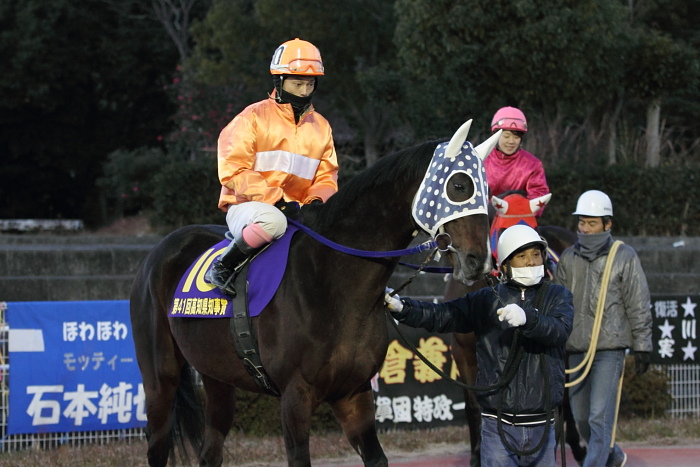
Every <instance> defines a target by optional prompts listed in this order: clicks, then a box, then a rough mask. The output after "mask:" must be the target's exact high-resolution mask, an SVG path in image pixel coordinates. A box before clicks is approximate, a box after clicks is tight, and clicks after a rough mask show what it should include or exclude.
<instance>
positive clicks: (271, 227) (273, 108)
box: [205, 38, 338, 296]
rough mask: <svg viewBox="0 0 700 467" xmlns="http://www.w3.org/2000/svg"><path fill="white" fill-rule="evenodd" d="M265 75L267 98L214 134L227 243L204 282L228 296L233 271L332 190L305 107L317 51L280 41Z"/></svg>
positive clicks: (330, 154)
mask: <svg viewBox="0 0 700 467" xmlns="http://www.w3.org/2000/svg"><path fill="white" fill-rule="evenodd" d="M270 73H271V74H272V77H273V83H274V86H275V89H274V91H273V92H272V93H271V94H270V96H269V97H268V98H267V99H264V100H262V101H260V102H257V103H255V104H252V105H250V106H248V107H246V108H245V109H244V110H243V111H242V112H241V113H240V114H238V115H237V116H236V117H235V118H234V119H233V120H232V121H231V122H230V123H229V124H228V125H227V126H226V128H224V129H223V130H222V131H221V134H220V136H219V142H218V172H219V181H220V182H221V194H220V196H219V204H218V206H219V208H220V209H221V210H222V211H224V212H226V224H227V225H228V227H229V230H230V231H231V234H232V235H233V241H232V242H231V245H230V246H229V247H228V248H227V249H226V250H225V251H224V253H223V254H222V255H221V256H220V257H219V258H218V259H217V260H216V261H215V262H214V263H213V264H212V267H211V269H210V270H209V271H208V272H207V274H206V275H205V279H207V280H208V281H209V282H210V283H212V284H214V285H215V286H217V287H219V289H220V290H221V291H222V292H224V293H226V294H228V295H231V296H235V295H236V290H235V288H234V287H233V281H234V280H235V277H236V275H237V273H238V271H240V270H241V268H242V267H243V266H244V265H245V264H246V262H247V260H248V259H249V258H250V257H252V256H253V255H254V254H255V253H256V252H257V251H259V250H260V249H261V248H262V247H264V246H265V245H267V244H268V243H270V242H272V241H273V240H276V239H278V238H279V237H281V236H282V235H283V234H284V232H285V231H286V230H287V217H290V218H294V217H296V215H297V214H298V211H299V207H300V206H301V205H304V204H311V203H323V202H325V201H326V200H327V199H328V198H330V197H331V196H332V195H333V194H335V193H336V192H337V191H338V160H337V156H336V152H335V146H334V144H333V135H332V132H331V127H330V124H329V123H328V121H327V120H326V119H325V118H324V117H323V116H321V114H319V113H318V112H316V111H315V110H314V107H313V105H311V97H312V95H313V93H314V92H315V90H316V85H317V83H318V76H321V75H323V74H324V68H323V61H322V60H321V53H320V52H319V50H318V49H317V48H316V46H314V45H313V44H311V43H310V42H307V41H304V40H300V39H298V38H297V39H293V40H291V41H287V42H285V43H284V44H282V45H280V46H279V47H278V48H277V50H276V51H275V53H274V54H273V56H272V61H271V62H270Z"/></svg>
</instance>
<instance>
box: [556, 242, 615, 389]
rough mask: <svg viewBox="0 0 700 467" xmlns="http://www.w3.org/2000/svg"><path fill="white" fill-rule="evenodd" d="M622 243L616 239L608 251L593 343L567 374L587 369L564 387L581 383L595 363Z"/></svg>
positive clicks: (594, 325)
mask: <svg viewBox="0 0 700 467" xmlns="http://www.w3.org/2000/svg"><path fill="white" fill-rule="evenodd" d="M620 245H622V241H621V240H616V241H615V242H614V243H613V244H612V247H611V248H610V252H609V253H608V259H607V260H606V262H605V269H604V270H603V278H602V280H601V283H600V295H599V296H598V306H597V307H596V311H595V319H594V320H593V331H592V334H591V343H590V344H589V346H588V351H587V352H586V356H585V357H584V358H583V360H582V361H581V363H580V364H579V365H578V366H576V368H568V369H567V370H566V374H567V375H570V374H572V373H576V372H577V371H579V370H580V369H581V368H583V366H584V365H585V366H586V369H585V370H584V372H583V373H582V374H581V376H579V377H578V378H577V379H576V380H575V381H569V382H568V383H566V384H565V385H564V387H567V388H570V387H572V386H576V385H577V384H579V383H580V382H581V381H583V380H584V379H585V378H586V376H588V372H589V371H590V370H591V366H592V365H593V358H594V357H595V350H596V347H597V346H598V335H599V334H600V325H601V323H602V322H603V311H604V309H605V298H606V296H607V294H608V284H609V283H610V271H612V265H613V259H614V258H615V254H617V249H618V248H619V247H620Z"/></svg>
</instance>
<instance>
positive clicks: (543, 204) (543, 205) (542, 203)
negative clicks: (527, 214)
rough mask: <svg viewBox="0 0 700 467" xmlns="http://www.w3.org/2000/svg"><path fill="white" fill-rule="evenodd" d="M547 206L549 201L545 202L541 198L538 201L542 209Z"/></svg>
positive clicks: (538, 205)
mask: <svg viewBox="0 0 700 467" xmlns="http://www.w3.org/2000/svg"><path fill="white" fill-rule="evenodd" d="M545 206H547V203H545V202H543V201H541V200H540V201H538V202H537V207H539V208H540V209H542V208H543V207H545Z"/></svg>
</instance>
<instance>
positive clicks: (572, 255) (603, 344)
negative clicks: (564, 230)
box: [554, 241, 652, 352]
mask: <svg viewBox="0 0 700 467" xmlns="http://www.w3.org/2000/svg"><path fill="white" fill-rule="evenodd" d="M611 246H612V241H610V242H608V245H607V246H606V248H604V249H603V251H601V252H600V253H599V255H598V256H597V257H596V258H595V259H594V260H593V261H589V260H588V259H586V258H584V257H583V256H581V254H580V249H579V244H578V243H575V244H574V245H572V246H570V247H569V248H567V249H566V250H565V251H564V252H563V253H562V255H561V257H560V259H559V265H558V266H557V270H556V272H555V274H554V283H556V284H561V285H563V286H565V287H566V288H568V289H569V290H571V292H572V293H573V294H574V327H573V331H572V332H571V336H570V337H569V340H568V341H567V343H566V350H567V351H568V352H586V351H587V350H588V347H589V346H590V342H591V333H592V331H593V322H594V319H595V311H596V307H597V306H598V296H599V295H600V286H601V281H602V277H603V271H604V270H605V262H606V261H607V259H608V252H609V250H610V247H611ZM651 326H652V321H651V300H650V298H649V287H648V285H647V280H646V276H645V275H644V271H643V270H642V264H641V262H640V261H639V257H638V256H637V252H635V251H634V249H633V248H632V247H630V246H628V245H624V244H622V245H620V247H619V248H618V250H617V254H616V255H615V258H614V259H613V267H612V271H611V274H610V282H609V284H608V290H607V296H606V298H605V309H604V314H603V321H602V324H601V329H600V334H599V336H598V345H597V347H596V349H597V350H613V349H627V348H632V349H633V350H635V351H639V352H651V351H652V342H651Z"/></svg>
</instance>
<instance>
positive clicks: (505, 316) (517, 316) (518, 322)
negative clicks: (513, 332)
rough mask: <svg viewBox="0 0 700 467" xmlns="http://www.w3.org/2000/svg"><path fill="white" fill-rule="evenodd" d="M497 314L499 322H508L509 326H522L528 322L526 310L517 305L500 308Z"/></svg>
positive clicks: (512, 304)
mask: <svg viewBox="0 0 700 467" xmlns="http://www.w3.org/2000/svg"><path fill="white" fill-rule="evenodd" d="M496 313H498V320H499V321H507V322H508V324H510V325H511V326H514V327H517V326H522V325H523V324H525V321H526V318H525V310H523V309H522V308H520V307H519V306H518V305H516V304H515V303H511V304H510V305H506V306H505V307H503V308H499V309H498V311H497V312H496Z"/></svg>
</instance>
